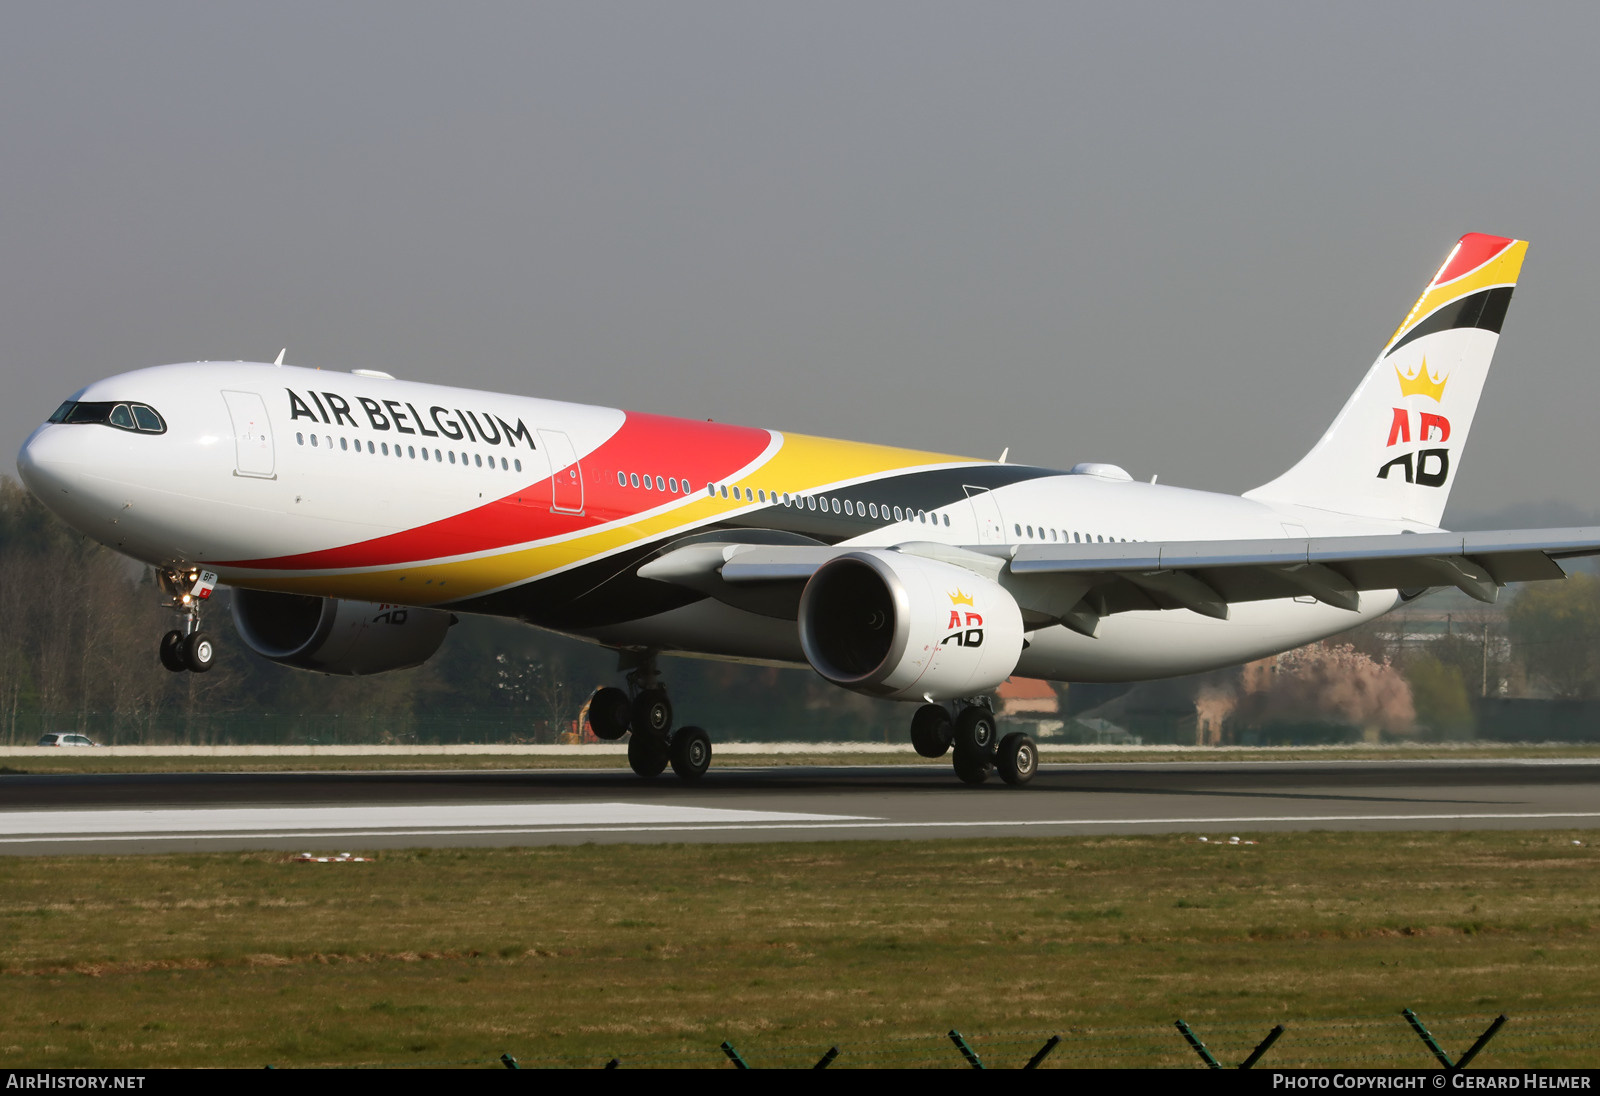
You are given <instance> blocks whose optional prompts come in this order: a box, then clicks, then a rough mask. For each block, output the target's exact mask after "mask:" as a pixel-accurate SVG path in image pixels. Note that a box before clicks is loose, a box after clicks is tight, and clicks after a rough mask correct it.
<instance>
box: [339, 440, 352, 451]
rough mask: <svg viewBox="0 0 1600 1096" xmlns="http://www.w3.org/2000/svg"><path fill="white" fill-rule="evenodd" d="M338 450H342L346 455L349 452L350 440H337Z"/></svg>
mask: <svg viewBox="0 0 1600 1096" xmlns="http://www.w3.org/2000/svg"><path fill="white" fill-rule="evenodd" d="M339 448H340V449H343V450H344V451H345V452H346V453H348V452H349V451H350V439H349V438H340V439H339Z"/></svg>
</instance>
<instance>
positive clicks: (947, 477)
mask: <svg viewBox="0 0 1600 1096" xmlns="http://www.w3.org/2000/svg"><path fill="white" fill-rule="evenodd" d="M1055 475H1060V473H1059V472H1052V471H1049V470H1047V469H1043V468H1030V467H1027V466H1026V465H1016V464H993V465H974V466H970V467H964V468H930V469H925V470H922V471H917V472H906V473H898V474H891V475H887V476H885V477H884V478H882V479H875V480H868V481H865V482H862V483H856V484H852V485H850V486H847V487H842V488H840V489H838V490H832V491H829V490H819V491H816V492H815V493H814V497H815V498H816V500H817V509H815V510H812V509H810V508H809V507H802V506H800V505H793V504H791V505H789V506H784V505H783V504H781V503H779V504H777V505H772V504H768V505H766V506H756V507H753V508H752V509H750V510H746V511H743V512H741V513H738V514H731V515H729V516H728V517H726V518H724V519H722V520H720V521H717V522H714V523H711V524H708V525H702V526H698V527H696V528H695V529H693V530H692V531H687V532H685V531H678V532H673V533H671V534H668V535H666V536H663V537H660V538H658V539H656V540H653V541H651V542H649V543H647V544H637V545H633V546H631V547H628V548H624V549H622V550H620V551H617V552H614V553H612V554H610V555H607V556H604V557H602V558H600V559H596V560H593V561H591V562H588V563H582V564H579V565H578V566H576V567H572V568H570V569H568V570H565V571H562V572H560V573H558V574H554V575H549V576H547V577H542V578H541V577H534V578H530V579H529V580H528V581H527V582H524V583H521V584H519V585H517V586H513V587H510V588H509V589H505V590H501V591H498V592H496V593H493V594H486V595H484V596H482V597H476V598H470V599H468V600H465V601H460V602H452V603H451V604H450V606H449V607H450V608H452V609H458V610H460V611H462V612H467V613H486V614H489V615H492V616H507V617H515V618H518V619H520V620H524V621H527V622H528V623H529V624H535V625H538V626H540V627H543V628H551V629H554V630H556V631H566V632H583V631H587V630H589V629H593V628H602V627H606V626H608V625H613V624H621V623H625V622H627V621H630V620H640V619H643V618H645V617H650V616H656V615H658V614H660V613H665V612H669V611H671V610H673V609H677V608H681V607H682V606H685V605H689V604H692V603H694V602H696V601H701V600H703V599H704V596H705V595H703V594H700V593H697V592H696V591H694V590H689V589H686V588H684V587H681V586H674V585H671V584H670V583H665V582H658V581H655V580H652V579H643V578H640V577H639V576H638V575H637V574H636V573H635V572H636V571H637V570H638V568H639V565H640V564H642V563H644V562H645V561H646V560H648V559H650V558H651V557H652V556H655V555H657V554H660V553H661V552H662V551H663V550H664V549H667V548H672V547H679V546H681V545H683V544H687V543H691V542H693V541H697V540H716V539H725V540H729V541H748V542H751V543H757V544H772V543H780V544H781V543H820V544H838V543H839V542H841V541H845V540H850V539H852V538H854V537H860V536H865V535H866V534H867V533H870V532H872V531H873V530H874V529H881V528H883V527H884V526H887V525H893V524H895V522H894V520H893V518H889V519H887V520H885V519H884V518H872V517H868V516H866V515H865V514H862V515H859V516H857V515H847V514H845V513H844V512H843V510H844V500H845V499H849V500H850V502H851V508H852V509H855V508H856V504H857V503H876V504H877V505H878V506H879V508H880V511H879V512H880V513H883V512H884V511H883V509H882V508H883V507H885V506H887V507H889V512H890V513H892V512H893V508H894V507H896V506H899V507H900V508H901V510H902V512H905V511H910V512H911V513H912V514H913V515H915V513H916V512H917V511H923V512H929V513H931V512H932V511H935V510H939V509H943V508H946V507H951V506H954V505H956V504H958V503H962V502H964V501H965V500H966V499H967V497H968V495H969V494H970V493H971V492H970V491H969V490H968V489H969V488H972V489H976V490H994V489H995V488H999V487H1004V486H1008V485H1010V484H1013V483H1020V482H1022V481H1024V480H1032V479H1039V478H1041V477H1044V476H1055ZM836 498H837V499H838V500H839V503H840V512H839V513H837V514H835V513H834V512H833V506H832V502H833V500H834V499H836ZM823 500H827V502H828V508H827V510H826V512H824V511H823V509H822V506H823ZM802 501H803V500H802ZM941 531H942V527H941ZM907 539H908V540H915V539H919V538H918V537H917V536H916V534H915V533H914V532H912V533H911V534H910V535H909V536H908V537H907ZM927 539H930V540H931V539H945V538H943V537H941V536H939V535H938V534H935V533H933V530H932V529H929V535H928V538H927Z"/></svg>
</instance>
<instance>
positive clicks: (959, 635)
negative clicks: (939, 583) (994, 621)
mask: <svg viewBox="0 0 1600 1096" xmlns="http://www.w3.org/2000/svg"><path fill="white" fill-rule="evenodd" d="M957 605H965V606H967V607H968V610H969V611H968V612H966V613H963V612H961V610H959V609H957V608H955V607H956V606H957ZM950 606H951V608H950V622H949V623H948V624H946V625H945V627H946V628H950V629H954V631H952V632H951V633H950V634H949V635H947V636H945V637H944V638H943V639H941V640H940V641H939V646H941V647H943V646H945V645H946V644H948V643H954V644H955V645H956V646H957V647H982V646H983V617H982V616H980V615H979V614H977V613H974V612H971V611H970V610H971V609H972V608H973V605H972V595H971V594H964V593H962V592H961V591H960V590H955V591H953V592H952V593H951V594H950Z"/></svg>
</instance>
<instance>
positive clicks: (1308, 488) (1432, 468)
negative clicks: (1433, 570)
mask: <svg viewBox="0 0 1600 1096" xmlns="http://www.w3.org/2000/svg"><path fill="white" fill-rule="evenodd" d="M1527 250H1528V245H1527V243H1526V242H1524V241H1522V240H1508V239H1505V238H1503V237H1500V236H1484V235H1480V234H1478V233H1471V234H1469V235H1466V236H1463V237H1461V241H1460V242H1459V243H1457V244H1456V246H1455V250H1453V251H1451V252H1450V257H1449V258H1447V259H1445V261H1444V265H1443V266H1441V267H1440V268H1439V272H1438V273H1437V274H1435V275H1434V276H1433V281H1431V282H1429V283H1428V288H1427V289H1426V290H1424V291H1423V294H1422V296H1421V297H1420V298H1418V300H1417V303H1416V304H1415V305H1413V306H1412V308H1411V311H1410V312H1408V313H1407V314H1406V318H1405V321H1404V322H1403V323H1401V324H1400V328H1399V330H1397V331H1396V332H1395V333H1394V336H1393V337H1392V338H1391V339H1390V340H1389V342H1388V345H1386V346H1385V347H1384V348H1383V352H1382V353H1381V354H1379V355H1378V360H1377V362H1376V363H1374V365H1373V366H1372V369H1371V370H1370V371H1369V372H1368V373H1367V376H1366V378H1365V379H1364V380H1363V381H1362V382H1361V385H1360V387H1358V388H1357V389H1356V391H1355V394H1354V395H1353V396H1351V397H1350V401H1349V402H1348V403H1346V404H1345V405H1344V410H1342V411H1340V412H1339V417H1338V418H1336V419H1334V420H1333V425H1332V426H1330V427H1328V432H1327V433H1326V434H1324V435H1322V440H1321V441H1319V442H1317V444H1316V445H1315V446H1313V447H1312V449H1311V452H1309V453H1307V454H1306V455H1305V457H1304V458H1302V459H1301V461H1300V463H1299V464H1296V465H1295V466H1294V467H1293V468H1291V469H1289V471H1287V472H1285V473H1284V474H1283V475H1281V476H1279V477H1278V478H1277V479H1275V480H1273V481H1272V482H1271V483H1268V484H1264V485H1262V486H1260V487H1257V488H1256V489H1255V490H1254V491H1248V492H1246V493H1245V498H1249V499H1258V500H1260V501H1263V502H1285V503H1294V504H1297V505H1301V506H1313V507H1316V508H1318V509H1320V510H1332V511H1335V512H1337V513H1341V514H1354V515H1357V516H1361V517H1372V518H1386V519H1393V520H1397V521H1412V522H1418V523H1421V524H1423V525H1430V526H1437V525H1438V524H1439V519H1440V518H1441V517H1442V516H1443V515H1444V504H1445V502H1446V500H1447V499H1448V498H1449V497H1450V485H1451V483H1452V482H1454V477H1455V474H1456V470H1457V468H1458V467H1459V465H1460V459H1461V450H1462V448H1463V447H1464V446H1465V445H1466V443H1467V432H1468V430H1469V429H1470V428H1471V426H1472V415H1473V412H1475V411H1476V410H1477V409H1478V396H1479V394H1480V393H1481V392H1482V391H1483V382H1484V379H1485V378H1486V377H1488V375H1489V361H1490V359H1491V358H1493V356H1494V348H1495V344H1496V343H1498V342H1499V341H1500V325H1501V323H1502V322H1503V321H1504V320H1505V315H1506V308H1507V306H1508V305H1510V303H1511V291H1512V290H1513V289H1514V288H1515V287H1516V284H1517V274H1518V272H1519V271H1520V270H1521V269H1522V257H1523V255H1524V254H1525V253H1526V252H1527Z"/></svg>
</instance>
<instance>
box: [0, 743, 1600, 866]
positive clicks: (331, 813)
mask: <svg viewBox="0 0 1600 1096" xmlns="http://www.w3.org/2000/svg"><path fill="white" fill-rule="evenodd" d="M1533 828H1555V829H1584V830H1591V829H1596V828H1600V761H1593V760H1587V759H1583V760H1559V759H1554V760H1537V761H1506V760H1489V761H1337V762H1273V761H1263V762H1234V763H1148V764H1086V765H1047V766H1044V767H1042V768H1041V770H1040V772H1039V775H1038V776H1037V777H1036V778H1035V780H1034V781H1033V783H1032V784H1031V785H1029V786H1028V787H1026V788H1010V787H1007V786H1005V785H1003V784H1001V783H1000V782H999V781H998V780H995V781H991V783H989V784H986V785H984V786H981V787H977V788H969V787H965V786H962V785H960V784H958V783H957V782H956V781H955V778H954V777H953V776H952V775H951V774H950V772H949V771H948V769H946V768H943V767H933V766H917V765H907V766H835V767H815V768H803V767H771V768H751V767H747V768H740V767H736V766H731V765H730V766H718V767H714V768H713V769H712V771H711V772H710V773H709V774H708V775H707V776H706V778H705V779H704V780H702V781H700V782H699V783H697V784H685V783H682V782H681V781H678V780H677V779H675V778H673V777H672V776H671V775H670V774H669V775H667V776H665V777H663V778H660V779H657V780H654V781H642V780H639V779H638V778H636V777H634V776H633V775H632V774H631V773H628V772H626V771H622V772H619V771H615V770H592V769H590V770H548V769H546V770H520V771H508V770H499V771H488V772H485V771H474V772H403V773H399V772H371V773H359V772H358V773H351V772H336V773H244V774H214V773H205V774H182V773H178V774H154V775H151V774H141V775H123V776H107V775H95V776H26V775H20V776H12V775H8V776H0V854H10V855H44V854H62V853H117V854H120V853H155V852H181V851H198V850H247V849H276V850H286V851H299V850H318V851H325V850H340V851H343V850H350V849H378V848H406V847H418V846H430V847H451V846H493V845H501V846H505V845H556V844H578V843H583V842H597V843H601V842H705V841H720V842H733V841H747V842H768V841H817V840H862V839H889V840H928V839H934V838H957V837H979V836H1007V835H1011V836H1021V835H1028V836H1049V835H1063V834H1107V833H1195V834H1218V835H1223V836H1226V835H1230V834H1235V833H1249V832H1263V831H1283V830H1312V829H1338V830H1418V829H1426V830H1452V829H1454V830H1470V829H1533Z"/></svg>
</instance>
